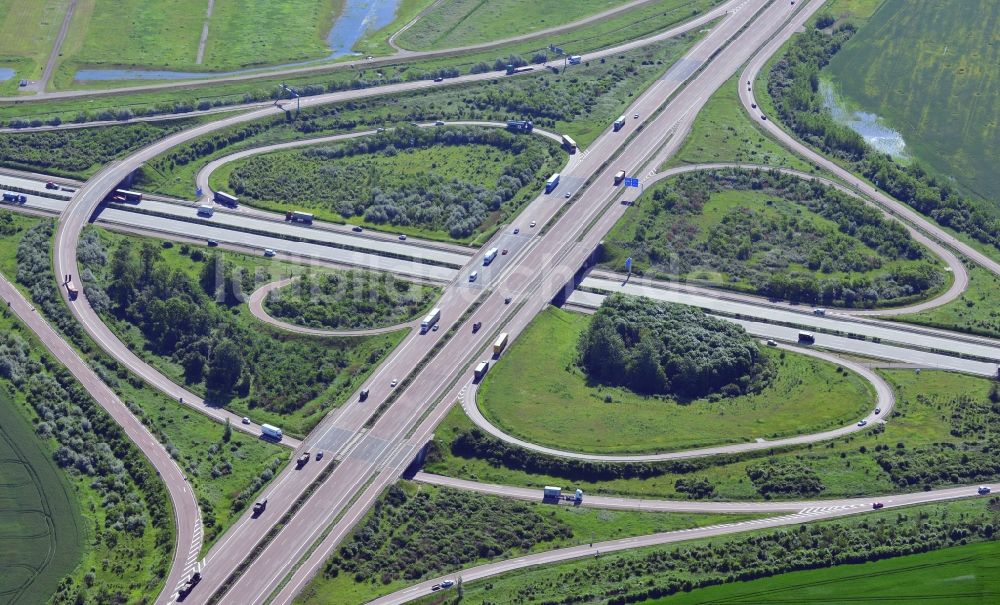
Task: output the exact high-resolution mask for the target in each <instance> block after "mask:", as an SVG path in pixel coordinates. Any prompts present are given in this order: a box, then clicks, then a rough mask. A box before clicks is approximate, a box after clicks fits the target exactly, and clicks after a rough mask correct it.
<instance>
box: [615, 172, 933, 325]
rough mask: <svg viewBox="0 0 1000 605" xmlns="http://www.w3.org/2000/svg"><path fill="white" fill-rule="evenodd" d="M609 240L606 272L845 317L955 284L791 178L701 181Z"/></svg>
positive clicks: (649, 204)
mask: <svg viewBox="0 0 1000 605" xmlns="http://www.w3.org/2000/svg"><path fill="white" fill-rule="evenodd" d="M636 206H637V207H636V209H635V210H634V211H633V212H629V213H627V214H626V215H625V216H624V217H623V218H622V219H621V220H620V221H619V222H618V224H616V225H615V227H614V228H613V229H612V230H611V232H610V233H609V234H608V237H607V239H606V244H607V245H606V248H605V251H604V258H603V259H602V264H603V266H605V267H606V268H608V269H611V270H620V269H621V267H622V266H624V262H625V259H626V258H627V257H632V258H633V259H634V261H635V263H634V265H633V267H635V269H634V270H636V271H638V272H641V273H643V274H647V275H650V276H653V277H658V278H661V279H687V280H695V281H697V282H699V283H705V284H707V285H712V286H716V287H722V288H729V289H734V290H739V291H742V292H749V293H754V294H759V295H763V296H768V297H771V298H777V299H785V300H791V301H795V302H804V303H812V304H823V305H835V306H846V307H880V306H899V305H903V304H908V303H910V302H912V301H916V300H922V299H926V298H930V297H931V296H933V295H934V294H936V293H938V292H940V291H942V289H943V288H944V287H946V286H947V285H948V284H949V283H950V281H951V276H950V274H949V273H947V272H946V271H944V270H943V267H942V265H941V264H940V261H938V260H937V259H936V258H934V257H933V256H931V254H930V252H928V251H927V250H926V249H924V248H923V247H922V246H920V245H919V244H918V243H917V242H916V241H915V240H913V239H912V238H911V237H910V235H909V233H907V232H906V231H905V230H904V229H903V227H902V226H901V225H899V224H898V223H896V222H893V221H890V220H889V219H886V218H884V217H883V216H882V214H881V213H880V212H879V211H877V210H875V209H873V208H871V207H869V206H866V205H865V204H863V203H862V202H860V201H858V200H855V199H853V198H850V197H848V196H847V195H844V194H842V193H840V192H838V191H835V190H833V189H830V188H827V187H824V186H822V185H819V184H815V183H810V182H807V181H806V180H804V179H799V178H797V177H794V176H791V175H779V174H774V173H764V172H756V171H733V172H726V171H718V172H699V173H691V174H685V175H680V176H678V177H675V178H671V179H667V180H666V181H664V182H661V183H658V184H656V185H655V186H653V187H651V188H650V189H649V190H648V191H646V193H645V194H644V195H643V196H642V197H641V198H639V200H638V201H637V204H636Z"/></svg>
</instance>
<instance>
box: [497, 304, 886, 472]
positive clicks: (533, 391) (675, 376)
mask: <svg viewBox="0 0 1000 605" xmlns="http://www.w3.org/2000/svg"><path fill="white" fill-rule="evenodd" d="M477 403H478V405H479V408H480V410H481V411H482V412H483V414H484V416H486V418H487V419H488V420H489V421H490V422H492V423H493V424H495V425H496V426H498V427H499V428H501V429H502V430H504V431H505V432H507V433H509V434H511V435H513V436H516V437H519V438H521V439H524V440H525V441H528V442H531V443H536V444H539V445H545V446H549V447H554V448H558V449H563V450H569V451H577V452H589V453H601V454H609V453H650V452H668V451H675V450H681V449H689V448H696V447H705V446H711V445H720V444H725V443H740V442H747V441H753V440H754V439H758V438H767V439H773V438H776V437H783V436H789V435H798V434H804V433H811V432H817V431H820V430H823V429H829V428H833V427H837V426H843V425H845V424H849V423H851V422H852V421H854V420H855V419H857V418H858V417H860V416H861V415H862V414H863V412H864V411H866V410H869V409H870V408H871V407H872V406H873V405H874V395H873V391H872V389H871V387H870V386H869V385H868V383H867V382H865V381H864V380H863V379H862V378H861V377H860V376H857V375H856V374H854V373H853V372H849V371H846V370H844V369H843V368H841V367H839V366H837V365H835V364H833V363H829V362H826V361H823V360H820V359H816V358H813V357H809V356H806V355H804V354H800V353H793V352H788V351H781V350H775V349H772V348H769V347H762V346H760V345H759V344H758V343H757V341H755V340H754V339H752V338H751V337H750V336H749V335H747V334H746V332H745V331H744V330H743V329H742V328H741V327H740V326H737V325H736V324H733V323H730V322H726V321H724V320H721V319H717V318H713V317H710V316H707V315H705V314H704V313H703V312H702V311H701V310H699V309H695V308H693V307H687V306H684V305H676V304H672V303H662V302H656V301H651V300H648V299H642V298H633V297H626V296H623V295H612V296H610V297H608V298H607V299H606V300H605V302H604V304H603V305H602V306H601V308H600V309H599V310H598V312H597V313H596V314H595V315H594V316H592V317H591V316H586V315H581V314H576V313H570V312H566V311H563V310H560V309H556V308H549V309H546V310H545V311H543V312H542V313H541V314H540V315H539V316H538V317H537V318H536V319H535V320H534V322H533V323H532V324H531V325H530V326H529V327H528V329H527V330H526V331H525V332H524V333H523V334H521V336H520V337H519V338H518V339H517V340H516V341H515V342H514V343H513V344H512V345H511V347H510V349H509V350H508V351H507V352H506V353H504V355H503V357H502V358H501V359H500V361H499V362H497V363H496V365H495V367H494V368H493V369H491V370H490V372H489V374H487V376H486V378H485V379H484V380H483V382H482V385H481V386H480V388H479V392H478V396H477Z"/></svg>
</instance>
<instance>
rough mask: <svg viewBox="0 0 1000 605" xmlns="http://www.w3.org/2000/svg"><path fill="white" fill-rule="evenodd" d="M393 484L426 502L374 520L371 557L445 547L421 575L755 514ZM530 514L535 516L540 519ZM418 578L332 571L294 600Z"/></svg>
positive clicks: (347, 595) (359, 595)
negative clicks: (404, 514)
mask: <svg viewBox="0 0 1000 605" xmlns="http://www.w3.org/2000/svg"><path fill="white" fill-rule="evenodd" d="M399 485H400V487H401V488H402V490H403V491H404V492H405V493H406V494H407V498H408V499H411V498H427V500H426V502H427V504H425V505H424V506H423V508H424V509H426V511H427V512H426V513H425V515H424V517H423V518H421V519H420V520H419V521H417V522H416V523H414V524H407V525H394V524H391V523H390V521H391V520H390V519H385V520H383V521H382V522H381V523H379V524H378V525H379V527H378V534H377V535H376V536H375V537H374V539H373V540H372V546H373V548H372V550H373V551H374V552H377V553H378V555H377V556H378V557H380V560H379V561H378V564H379V566H380V567H382V568H383V569H384V568H386V567H390V566H391V567H395V564H396V563H397V562H399V561H412V562H411V563H409V564H408V567H412V568H413V569H414V570H420V569H422V568H423V566H422V565H421V564H420V563H419V562H417V560H419V559H422V558H423V557H421V556H420V555H421V554H422V552H425V553H426V552H428V551H438V550H439V549H441V550H444V551H445V552H434V554H435V555H439V556H442V555H443V556H448V557H450V558H452V562H451V564H450V565H448V566H446V567H444V568H440V569H439V568H437V567H436V566H435V567H433V568H431V569H428V570H426V571H425V572H424V574H423V575H424V576H425V577H430V576H433V575H437V574H440V573H446V572H448V571H453V570H457V569H462V568H464V567H470V566H472V565H475V564H479V563H485V562H487V561H498V560H503V559H509V558H514V557H518V556H521V555H523V554H527V553H532V552H539V551H544V550H550V549H553V548H561V547H567V546H575V545H578V544H586V543H589V542H593V541H601V540H613V539H617V538H627V537H630V536H641V535H645V534H651V533H658V532H665V531H674V530H678V529H687V528H693V527H703V526H706V525H714V524H717V523H731V522H737V521H742V520H744V519H751V518H755V516H754V515H722V514H689V513H651V512H638V511H611V510H603V509H596V508H587V507H577V508H574V507H572V506H564V505H552V504H543V503H541V502H519V501H510V500H506V499H502V498H498V497H496V496H487V495H480V494H466V493H461V492H456V491H455V490H451V489H447V488H439V487H434V486H430V485H424V484H420V483H411V482H406V481H404V482H402V483H401V484H399ZM380 505H381V507H386V508H388V506H387V504H386V496H384V495H383V497H382V499H381V500H380ZM489 511H503V514H504V518H505V520H506V522H507V523H508V524H510V526H511V528H512V529H513V531H515V532H516V534H517V536H518V537H519V539H518V541H519V542H521V544H522V546H520V547H513V548H505V545H504V542H505V541H506V539H507V536H506V535H505V534H506V533H507V532H506V531H505V529H504V528H502V527H501V526H499V525H497V524H495V523H493V520H494V519H495V517H493V513H492V512H489ZM536 515H540V516H541V517H542V519H539V518H538V517H537V516H536ZM373 516H374V513H369V514H368V515H367V516H366V518H365V520H363V521H362V522H361V523H360V524H359V529H357V530H356V531H355V534H357V533H358V532H367V531H368V529H367V527H368V524H369V523H370V522H371V520H372V518H373ZM532 518H533V521H534V522H532V520H531V519H532ZM539 521H540V523H539ZM415 525H419V527H415ZM490 525H491V526H492V527H490ZM539 526H546V527H547V528H548V530H549V531H545V530H542V529H538V528H539ZM429 528H433V529H429ZM552 529H556V531H552ZM533 530H534V531H533ZM353 539H354V536H350V537H348V538H347V539H345V540H344V541H343V543H342V544H345V545H347V544H351V542H352V541H353ZM434 540H436V541H437V542H436V544H435V543H434V542H432V541H434ZM470 543H475V544H478V545H482V547H481V548H480V549H479V555H480V556H468V554H469V552H470V551H469V549H468V548H466V546H467V545H468V544H470ZM449 550H453V551H454V553H450V552H448V551H449ZM472 552H475V550H473V551H472ZM382 559H384V562H383V560H382ZM414 559H417V560H414ZM407 571H409V570H407ZM422 579H424V577H419V576H418V577H413V578H408V579H402V578H397V579H394V580H392V581H390V582H388V583H386V582H384V580H383V581H378V578H374V577H373V578H368V577H365V578H364V581H361V582H359V581H357V580H356V578H355V576H354V574H349V573H339V574H338V575H336V576H335V577H330V576H328V575H326V574H323V573H320V574H318V575H317V576H316V577H315V578H314V579H313V580H312V582H310V583H309V585H308V586H306V588H304V589H303V591H302V593H301V594H300V595H299V596H298V597H297V598H296V600H295V602H296V603H300V604H305V605H320V604H321V603H322V604H324V605H333V604H337V605H360V604H361V603H366V602H368V601H370V600H372V599H374V598H377V597H379V596H381V595H384V594H388V593H390V592H393V591H396V590H399V589H401V588H404V587H406V586H408V585H410V584H413V583H415V582H419V581H420V580H422Z"/></svg>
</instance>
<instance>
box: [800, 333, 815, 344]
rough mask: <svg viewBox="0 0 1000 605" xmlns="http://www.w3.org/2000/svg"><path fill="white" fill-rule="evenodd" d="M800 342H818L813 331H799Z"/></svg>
mask: <svg viewBox="0 0 1000 605" xmlns="http://www.w3.org/2000/svg"><path fill="white" fill-rule="evenodd" d="M799 342H804V343H805V344H810V345H811V344H812V343H814V342H816V337H815V336H813V333H812V332H799Z"/></svg>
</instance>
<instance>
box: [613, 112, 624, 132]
mask: <svg viewBox="0 0 1000 605" xmlns="http://www.w3.org/2000/svg"><path fill="white" fill-rule="evenodd" d="M614 128H615V132H618V131H619V130H621V129H622V128H625V116H618V119H617V120H615V126H614Z"/></svg>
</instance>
